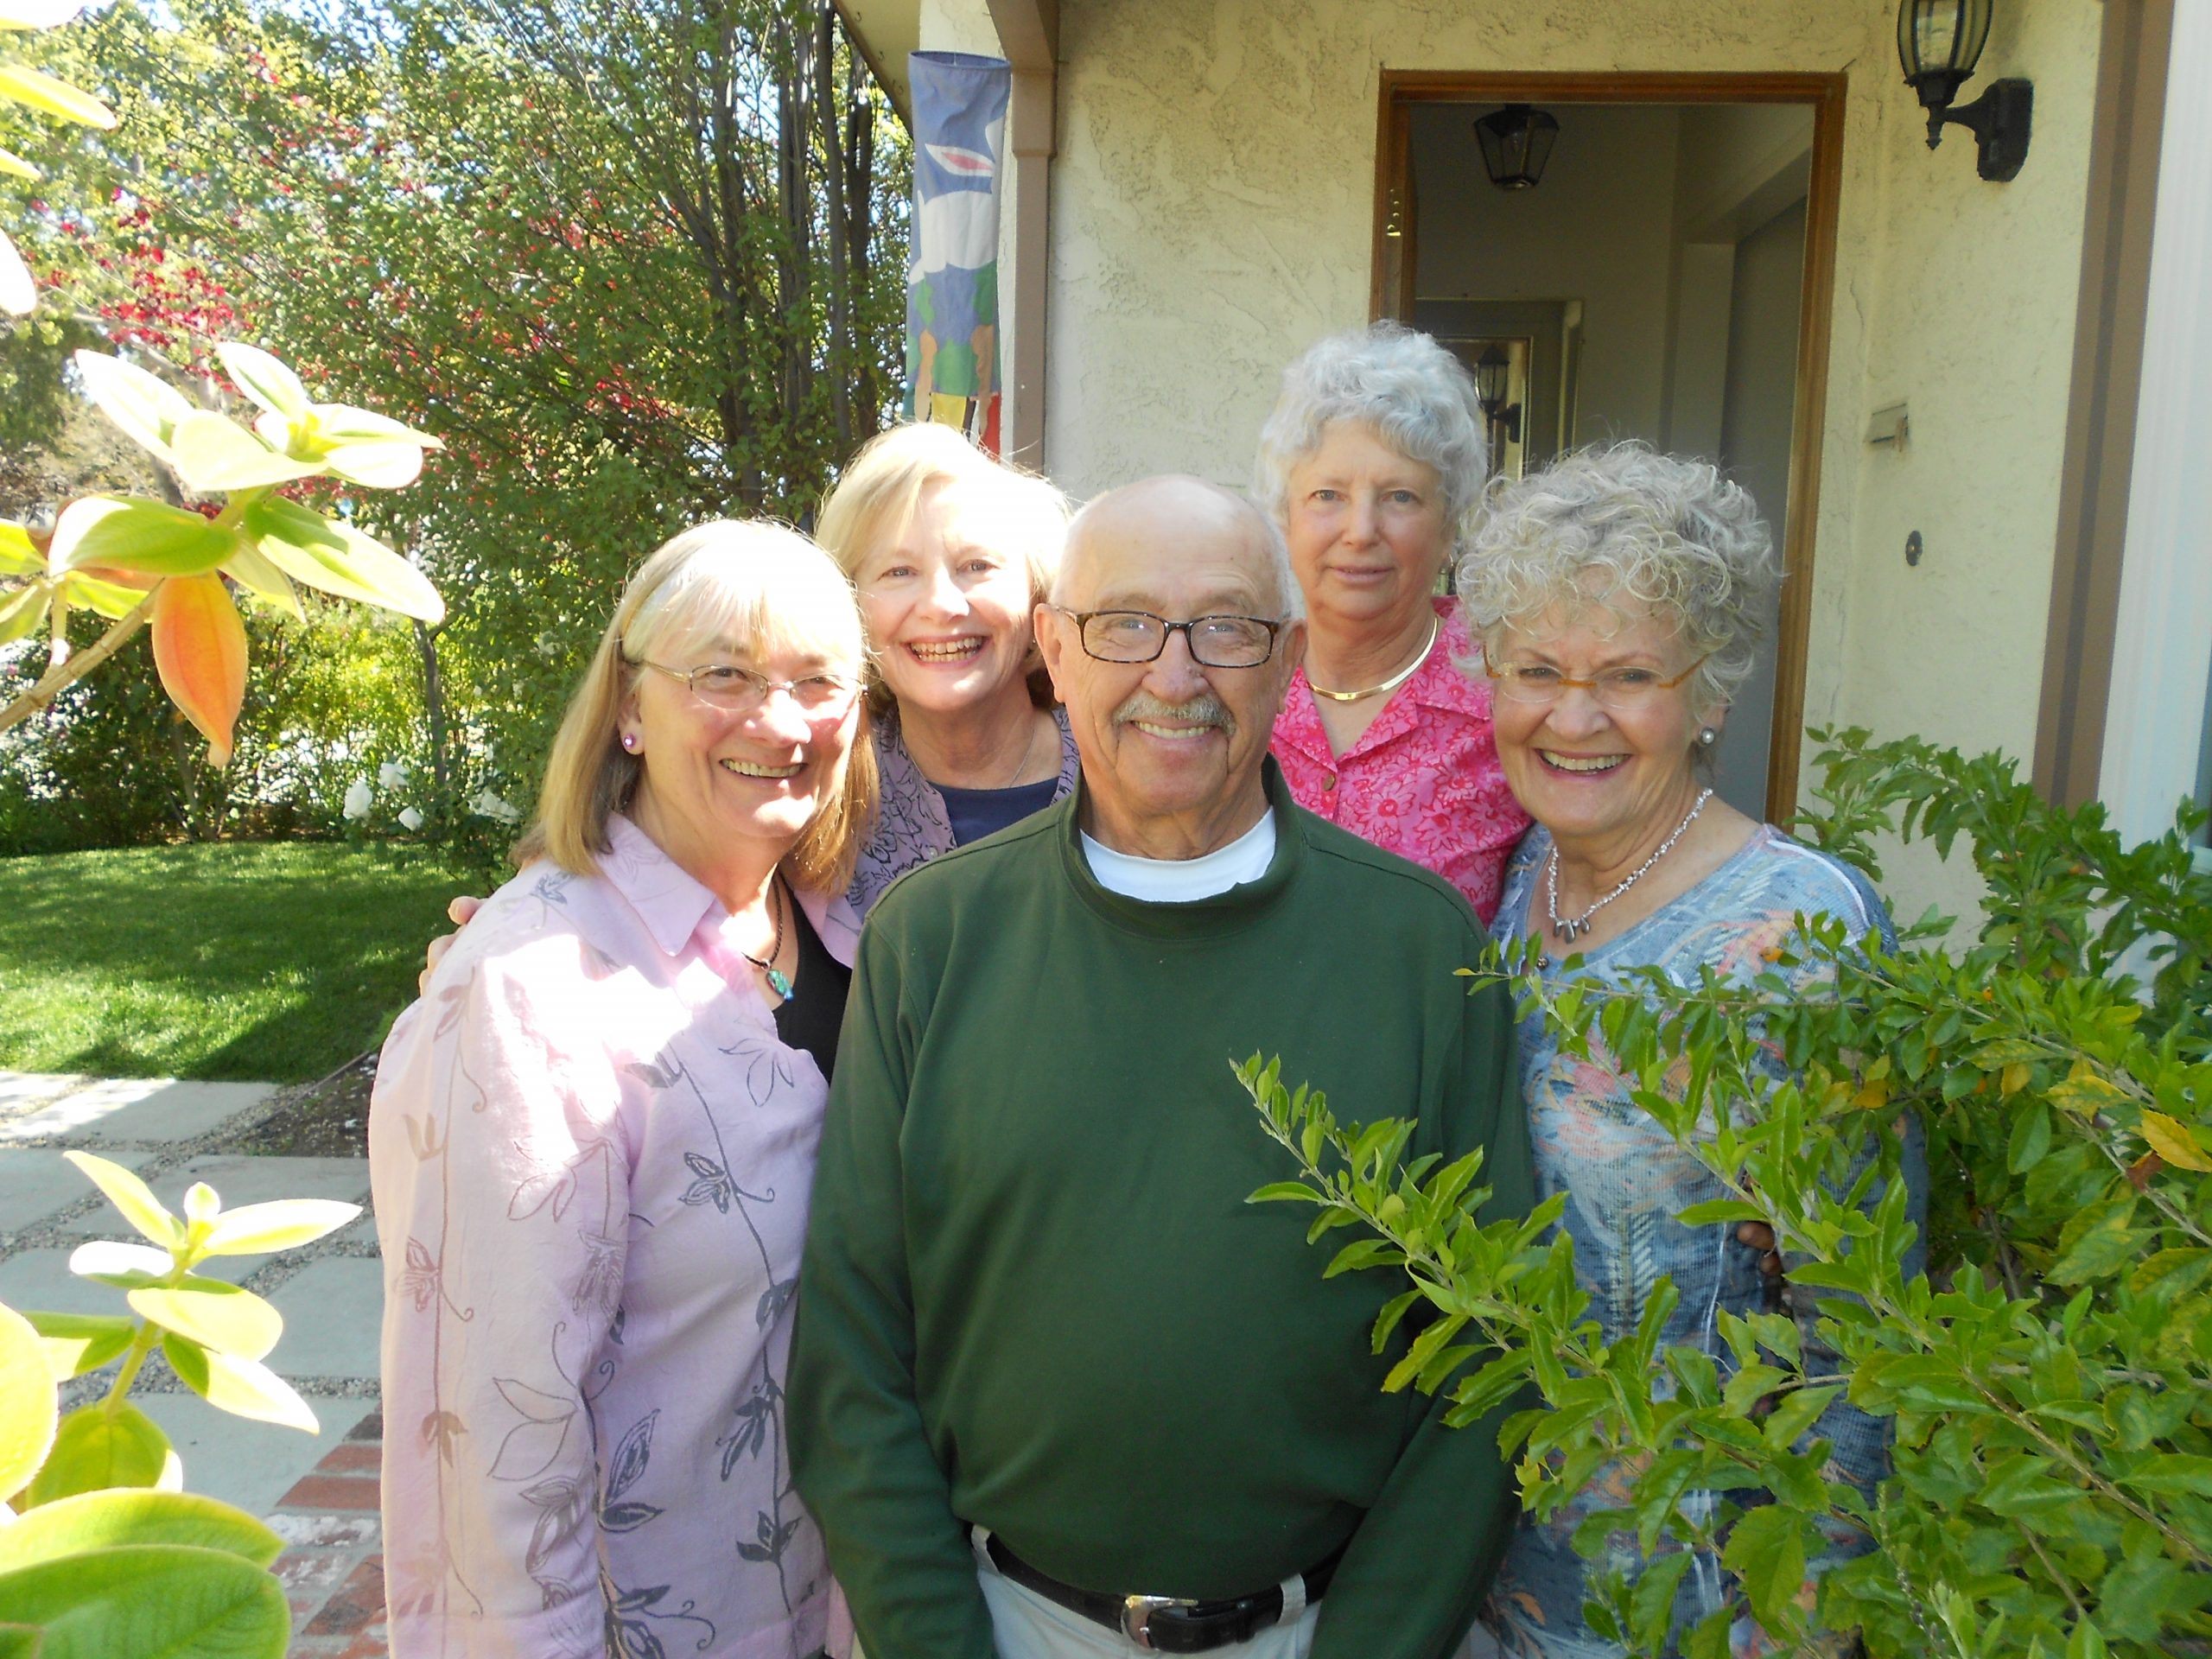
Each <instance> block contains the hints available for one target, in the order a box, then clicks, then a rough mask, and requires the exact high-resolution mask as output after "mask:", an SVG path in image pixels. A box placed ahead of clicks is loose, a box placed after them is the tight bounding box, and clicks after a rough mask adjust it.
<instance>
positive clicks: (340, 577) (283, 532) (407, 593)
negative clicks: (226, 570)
mask: <svg viewBox="0 0 2212 1659" xmlns="http://www.w3.org/2000/svg"><path fill="white" fill-rule="evenodd" d="M245 529H246V533H247V534H248V535H250V536H251V537H254V539H255V542H256V544H257V545H258V546H259V548H260V549H261V550H262V551H263V552H264V553H265V554H267V555H268V556H269V557H270V561H271V562H272V563H274V564H275V565H276V566H277V569H280V570H282V571H283V572H284V574H285V575H289V576H290V577H291V578H292V579H293V580H294V581H295V582H304V583H305V584H306V585H307V586H308V587H310V588H321V589H322V590H323V591H324V592H325V593H331V594H338V595H340V597H341V598H345V599H358V600H363V601H366V602H367V603H369V604H372V605H380V606H382V607H384V608H385V609H386V610H391V611H397V612H398V613H400V614H401V615H403V616H412V617H416V618H419V619H420V620H423V621H425V622H442V621H443V620H445V614H446V606H445V601H443V600H442V599H440V598H439V597H438V590H437V589H436V588H433V587H431V586H430V584H429V580H428V579H427V578H425V577H424V575H423V573H422V572H421V571H420V570H417V569H416V568H415V567H414V566H413V565H411V564H410V563H407V561H406V560H404V559H403V558H401V557H400V556H399V555H398V554H397V553H395V552H393V551H392V550H391V549H390V548H388V547H386V546H385V545H384V543H381V542H379V541H378V540H377V539H376V538H375V537H372V536H365V535H363V534H362V533H361V532H360V531H358V530H355V529H354V528H353V526H352V525H350V524H340V523H339V522H337V521H336V520H334V519H330V518H324V517H323V516H322V514H321V513H319V512H313V511H311V510H310V509H308V508H306V507H303V506H301V505H299V504H298V503H296V502H293V501H281V500H278V499H276V498H275V497H273V496H272V497H269V498H267V499H263V500H260V501H257V502H255V503H254V504H253V505H252V506H251V507H249V508H248V509H247V510H246V514H245Z"/></svg>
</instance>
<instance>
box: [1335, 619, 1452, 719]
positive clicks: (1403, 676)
mask: <svg viewBox="0 0 2212 1659" xmlns="http://www.w3.org/2000/svg"><path fill="white" fill-rule="evenodd" d="M1440 626H1441V624H1440V621H1439V620H1438V619H1437V618H1436V617H1434V616H1433V615H1432V616H1431V617H1430V618H1429V619H1428V639H1427V643H1426V644H1424V645H1422V646H1421V650H1420V651H1419V652H1416V653H1415V654H1414V659H1413V661H1411V662H1410V663H1408V664H1406V665H1405V666H1404V667H1403V668H1402V669H1400V670H1399V671H1397V672H1396V673H1395V674H1393V675H1392V676H1391V677H1389V679H1387V680H1385V681H1383V683H1382V684H1380V685H1370V686H1369V687H1368V688H1367V689H1366V690H1364V691H1332V690H1328V689H1327V688H1325V687H1324V686H1319V685H1315V684H1314V683H1313V677H1312V676H1310V675H1309V676H1307V677H1306V685H1307V687H1308V688H1309V689H1310V690H1312V691H1313V695H1314V696H1317V697H1326V698H1327V699H1328V700H1329V701H1330V702H1359V701H1360V699H1361V698H1363V697H1374V696H1381V695H1382V694H1383V692H1385V691H1395V690H1397V689H1398V688H1399V687H1400V686H1402V685H1403V684H1404V683H1406V682H1407V681H1408V680H1410V679H1411V678H1413V677H1414V675H1415V674H1417V673H1419V672H1420V671H1421V664H1423V663H1425V662H1427V660H1428V653H1429V652H1432V651H1433V650H1435V649H1436V636H1437V632H1438V631H1439V629H1440Z"/></svg>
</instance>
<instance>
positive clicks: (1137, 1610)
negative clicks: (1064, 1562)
mask: <svg viewBox="0 0 2212 1659" xmlns="http://www.w3.org/2000/svg"><path fill="white" fill-rule="evenodd" d="M1347 1542H1349V1540H1347ZM984 1548H985V1549H986V1550H988V1552H989V1554H990V1558H991V1564H992V1565H993V1566H994V1567H997V1568H998V1570H999V1571H1000V1572H1001V1573H1005V1574H1006V1576H1007V1577H1008V1578H1009V1579H1012V1580H1014V1582H1015V1583H1016V1584H1018V1585H1020V1586H1022V1588H1024V1589H1025V1590H1033V1591H1035V1592H1037V1593H1038V1594H1039V1595H1040V1596H1042V1597H1044V1598H1045V1599H1046V1600H1047V1601H1053V1602H1058V1604H1059V1605H1061V1606H1063V1607H1065V1608H1066V1609H1067V1610H1068V1611H1070V1612H1073V1613H1081V1614H1082V1615H1083V1616H1084V1618H1088V1619H1090V1620H1093V1621H1094V1622H1096V1623H1097V1624H1103V1625H1104V1626H1105V1627H1106V1628H1107V1629H1108V1630H1119V1631H1120V1632H1121V1633H1122V1635H1123V1636H1126V1637H1128V1638H1129V1640H1130V1641H1132V1642H1134V1643H1136V1644H1137V1646H1139V1647H1140V1648H1145V1649H1150V1650H1152V1651H1154V1652H1158V1653H1205V1652H1208V1651H1210V1650H1211V1649H1215V1648H1224V1647H1227V1646H1228V1645H1229V1644H1230V1643H1232V1642H1249V1641H1250V1640H1251V1639H1252V1637H1255V1636H1257V1635H1258V1634H1259V1633H1260V1632H1261V1631H1262V1630H1268V1629H1270V1628H1272V1627H1273V1626H1274V1625H1276V1624H1281V1622H1282V1586H1281V1585H1276V1586H1274V1587H1273V1588H1272V1589H1268V1590H1262V1591H1261V1592H1258V1593H1257V1594H1255V1595H1249V1596H1235V1597H1231V1598H1230V1599H1228V1600H1225V1601H1192V1600H1188V1599H1185V1598H1183V1597H1179V1596H1109V1595H1105V1594H1103V1593H1101V1592H1098V1591H1095V1590H1078V1589H1077V1588H1076V1587H1075V1586H1073V1585H1071V1584H1062V1583H1061V1582H1060V1581H1059V1580H1058V1579H1056V1578H1053V1577H1052V1576H1051V1575H1050V1574H1049V1573H1041V1572H1039V1570H1038V1569H1037V1568H1035V1567H1032V1566H1030V1565H1029V1563H1028V1562H1027V1561H1025V1560H1022V1559H1021V1557H1020V1556H1019V1555H1017V1554H1014V1552H1013V1551H1012V1550H1010V1549H1008V1548H1007V1547H1006V1541H1005V1540H1004V1539H1002V1538H1001V1537H1000V1536H999V1535H997V1534H996V1533H992V1534H991V1535H989V1537H988V1539H987V1540H986V1541H985V1544H984ZM1343 1559H1344V1544H1338V1546H1337V1547H1336V1548H1334V1549H1332V1550H1331V1551H1330V1552H1329V1553H1328V1554H1327V1555H1326V1556H1325V1557H1323V1558H1322V1559H1321V1560H1319V1561H1317V1562H1316V1563H1314V1565H1313V1566H1312V1567H1307V1568H1306V1571H1305V1572H1304V1573H1301V1574H1300V1578H1301V1579H1302V1580H1304V1581H1305V1585H1306V1604H1307V1605H1309V1606H1310V1605H1312V1604H1313V1603H1314V1602H1317V1601H1319V1600H1320V1599H1321V1598H1322V1597H1323V1596H1324V1595H1325V1594H1326V1593H1327V1592H1328V1588H1329V1580H1331V1579H1332V1578H1334V1577H1335V1576H1336V1573H1337V1563H1338V1561H1340V1560H1343Z"/></svg>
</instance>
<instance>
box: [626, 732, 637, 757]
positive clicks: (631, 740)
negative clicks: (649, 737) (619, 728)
mask: <svg viewBox="0 0 2212 1659" xmlns="http://www.w3.org/2000/svg"><path fill="white" fill-rule="evenodd" d="M622 747H624V748H626V749H627V750H629V751H630V752H631V753H633V754H634V753H637V749H638V734H636V733H635V732H625V733H623V734H622Z"/></svg>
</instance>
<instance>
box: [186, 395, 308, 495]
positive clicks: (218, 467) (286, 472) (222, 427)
mask: <svg viewBox="0 0 2212 1659" xmlns="http://www.w3.org/2000/svg"><path fill="white" fill-rule="evenodd" d="M169 453H170V454H172V455H174V456H175V460H176V469H177V471H178V472H180V473H181V474H184V481H185V482H186V483H187V484H188V485H190V486H192V487H193V488H194V489H195V490H207V491H214V490H254V489H263V488H266V487H267V486H270V485H272V484H289V483H290V482H291V481H292V480H295V479H300V478H312V477H314V476H315V474H317V473H319V472H321V470H322V463H321V461H298V460H295V459H294V458H293V457H292V456H290V455H287V454H280V453H279V452H277V450H274V449H271V448H270V447H269V446H268V445H267V444H266V443H264V442H262V441H261V440H260V439H259V438H257V437H256V436H255V435H253V434H252V433H251V432H249V431H247V430H246V429H245V428H244V427H242V426H240V425H239V424H238V423H237V422H236V421H233V420H232V419H230V418H229V417H228V416H222V415H218V414H216V413H214V412H213V410H205V409H196V410H193V411H192V413H190V414H189V415H187V416H185V417H184V418H183V419H182V420H181V421H179V422H178V423H176V426H175V429H173V430H172V431H171V432H170V433H169Z"/></svg>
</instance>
